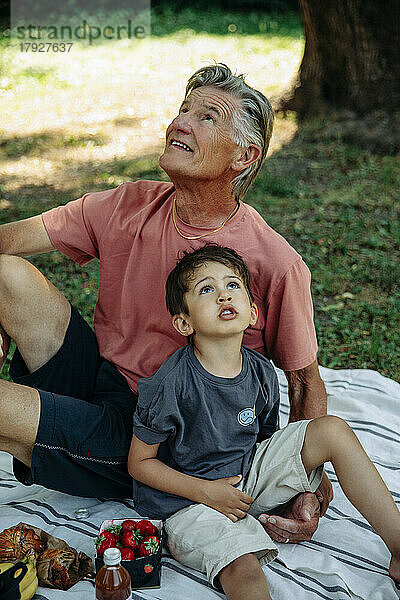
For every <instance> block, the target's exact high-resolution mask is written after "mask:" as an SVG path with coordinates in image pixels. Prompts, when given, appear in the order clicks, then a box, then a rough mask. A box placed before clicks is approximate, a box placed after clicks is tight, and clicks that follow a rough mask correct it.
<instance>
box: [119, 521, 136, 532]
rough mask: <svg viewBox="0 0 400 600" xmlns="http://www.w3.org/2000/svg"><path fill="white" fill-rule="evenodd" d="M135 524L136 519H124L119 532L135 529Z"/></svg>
mask: <svg viewBox="0 0 400 600" xmlns="http://www.w3.org/2000/svg"><path fill="white" fill-rule="evenodd" d="M136 525H137V521H133V520H132V519H126V521H124V522H123V523H122V532H121V533H123V532H124V531H125V530H126V529H136Z"/></svg>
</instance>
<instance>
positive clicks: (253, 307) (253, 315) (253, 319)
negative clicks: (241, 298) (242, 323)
mask: <svg viewBox="0 0 400 600" xmlns="http://www.w3.org/2000/svg"><path fill="white" fill-rule="evenodd" d="M257 319H258V308H257V304H255V303H254V302H253V303H252V305H251V316H250V323H249V325H255V324H256V323H257Z"/></svg>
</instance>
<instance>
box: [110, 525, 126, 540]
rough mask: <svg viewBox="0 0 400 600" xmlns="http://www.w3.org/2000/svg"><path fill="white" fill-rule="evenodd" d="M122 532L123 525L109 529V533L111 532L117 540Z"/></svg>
mask: <svg viewBox="0 0 400 600" xmlns="http://www.w3.org/2000/svg"><path fill="white" fill-rule="evenodd" d="M121 530H122V527H121V525H111V527H109V528H108V529H107V531H110V533H113V534H114V535H115V537H116V538H118V537H119V536H120V535H121Z"/></svg>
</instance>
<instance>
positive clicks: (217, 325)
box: [181, 261, 258, 339]
mask: <svg viewBox="0 0 400 600" xmlns="http://www.w3.org/2000/svg"><path fill="white" fill-rule="evenodd" d="M188 288H189V290H188V292H186V294H185V302H186V304H187V307H188V313H189V314H188V315H186V316H185V320H186V321H187V322H188V323H189V325H190V327H191V328H192V330H194V331H195V332H196V334H197V335H198V336H203V337H206V338H209V339H211V338H221V337H230V336H232V335H238V334H242V333H243V331H244V330H245V329H246V328H247V327H248V326H249V324H251V325H254V323H255V322H256V320H257V314H258V313H257V307H256V305H255V304H254V303H252V302H251V300H250V298H249V295H248V293H247V291H246V287H245V285H244V283H243V281H242V279H241V278H240V277H239V275H238V273H237V272H236V271H234V270H233V269H232V268H231V267H227V266H226V265H223V264H221V263H219V262H213V261H210V262H208V263H206V264H204V265H202V266H201V267H198V268H197V269H196V271H195V273H194V276H193V277H192V278H191V279H190V280H189V282H188ZM181 333H182V332H181ZM188 333H189V334H190V333H192V331H189V332H188Z"/></svg>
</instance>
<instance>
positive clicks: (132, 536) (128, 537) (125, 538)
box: [121, 529, 139, 550]
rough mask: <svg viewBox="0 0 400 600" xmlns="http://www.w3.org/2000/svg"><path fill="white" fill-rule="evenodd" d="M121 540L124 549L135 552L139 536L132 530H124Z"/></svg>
mask: <svg viewBox="0 0 400 600" xmlns="http://www.w3.org/2000/svg"><path fill="white" fill-rule="evenodd" d="M121 540H122V544H123V546H124V548H131V549H132V550H135V548H136V547H137V545H138V542H139V536H138V534H137V533H136V531H134V530H133V529H126V530H125V531H123V532H122V537H121Z"/></svg>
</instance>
